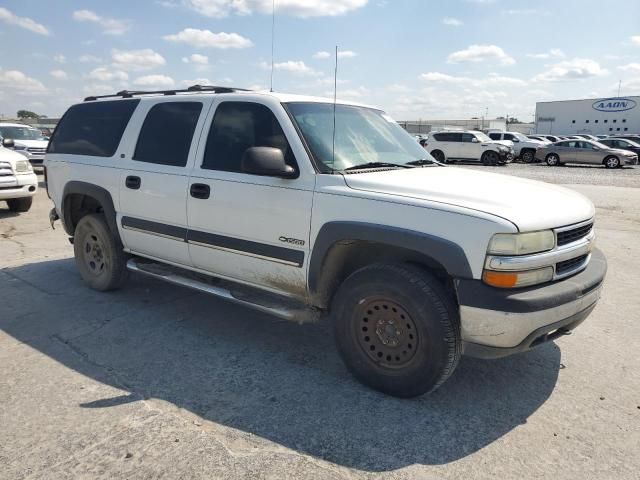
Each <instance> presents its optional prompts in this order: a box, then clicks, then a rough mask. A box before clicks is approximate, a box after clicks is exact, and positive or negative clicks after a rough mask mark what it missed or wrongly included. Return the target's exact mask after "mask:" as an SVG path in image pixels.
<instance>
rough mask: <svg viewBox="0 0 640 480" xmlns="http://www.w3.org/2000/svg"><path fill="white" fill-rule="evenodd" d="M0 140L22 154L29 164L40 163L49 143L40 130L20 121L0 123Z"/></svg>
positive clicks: (7, 146) (5, 145) (6, 146)
mask: <svg viewBox="0 0 640 480" xmlns="http://www.w3.org/2000/svg"><path fill="white" fill-rule="evenodd" d="M0 142H2V145H3V146H4V147H5V148H9V149H12V150H15V151H16V152H18V153H20V154H22V156H24V157H26V158H27V160H29V161H30V162H31V165H42V162H44V154H45V152H46V151H47V145H48V144H49V141H48V139H47V138H45V136H44V135H43V134H42V131H41V130H39V129H37V128H33V127H31V126H29V125H23V124H21V123H0Z"/></svg>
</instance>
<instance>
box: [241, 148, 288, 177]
mask: <svg viewBox="0 0 640 480" xmlns="http://www.w3.org/2000/svg"><path fill="white" fill-rule="evenodd" d="M242 171H243V172H244V173H250V174H252V175H261V176H265V177H281V178H294V177H296V176H297V175H298V174H297V172H296V171H295V169H294V168H293V167H292V166H290V165H287V164H286V163H285V161H284V154H283V153H282V150H280V149H279V148H273V147H251V148H248V149H247V150H246V151H245V152H244V155H243V156H242Z"/></svg>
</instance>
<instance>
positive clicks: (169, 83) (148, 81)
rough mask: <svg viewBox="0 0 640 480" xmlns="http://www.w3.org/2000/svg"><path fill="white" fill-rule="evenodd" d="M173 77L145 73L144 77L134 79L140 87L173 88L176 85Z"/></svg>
mask: <svg viewBox="0 0 640 480" xmlns="http://www.w3.org/2000/svg"><path fill="white" fill-rule="evenodd" d="M175 83H176V82H175V81H174V80H173V78H171V77H168V76H166V75H145V76H144V77H138V78H136V79H135V80H134V81H133V84H134V85H137V86H139V87H152V88H171V87H173V86H174V85H175Z"/></svg>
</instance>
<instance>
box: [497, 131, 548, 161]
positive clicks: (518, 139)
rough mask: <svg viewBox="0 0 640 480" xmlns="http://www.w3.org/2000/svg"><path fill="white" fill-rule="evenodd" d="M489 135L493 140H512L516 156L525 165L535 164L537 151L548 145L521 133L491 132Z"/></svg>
mask: <svg viewBox="0 0 640 480" xmlns="http://www.w3.org/2000/svg"><path fill="white" fill-rule="evenodd" d="M488 135H489V138H491V140H511V141H512V142H513V150H514V154H515V156H516V157H517V158H520V160H522V161H523V162H524V163H531V162H534V161H535V159H536V150H537V149H538V148H542V147H544V146H545V145H548V142H541V141H539V140H533V139H531V138H528V137H527V136H526V135H523V134H522V133H519V132H502V131H494V130H490V131H489V133H488Z"/></svg>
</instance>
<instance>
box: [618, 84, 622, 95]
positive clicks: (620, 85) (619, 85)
mask: <svg viewBox="0 0 640 480" xmlns="http://www.w3.org/2000/svg"><path fill="white" fill-rule="evenodd" d="M620 87H622V80H618V98H620Z"/></svg>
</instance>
